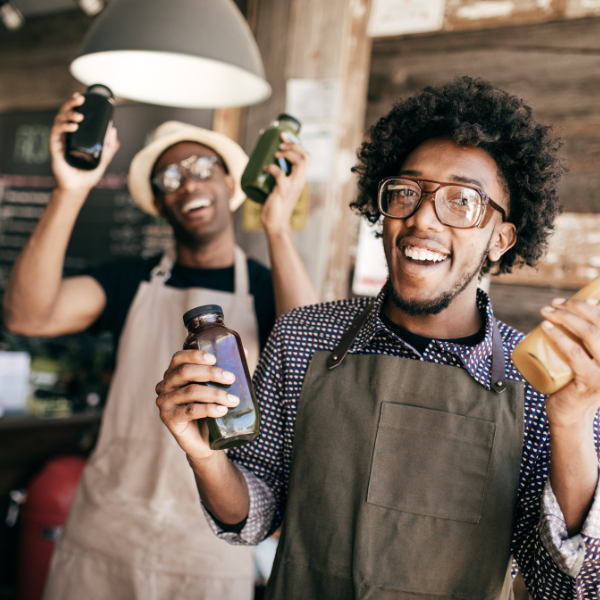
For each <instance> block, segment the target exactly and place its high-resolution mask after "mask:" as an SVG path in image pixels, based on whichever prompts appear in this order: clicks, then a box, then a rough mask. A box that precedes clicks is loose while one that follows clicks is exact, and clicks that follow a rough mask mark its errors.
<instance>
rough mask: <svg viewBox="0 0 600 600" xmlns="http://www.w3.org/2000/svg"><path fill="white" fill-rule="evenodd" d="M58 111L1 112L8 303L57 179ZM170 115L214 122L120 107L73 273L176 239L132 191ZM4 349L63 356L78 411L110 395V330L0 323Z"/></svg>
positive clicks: (2, 277) (184, 116) (0, 197)
mask: <svg viewBox="0 0 600 600" xmlns="http://www.w3.org/2000/svg"><path fill="white" fill-rule="evenodd" d="M55 114H56V112H55V111H42V112H11V113H5V114H0V301H1V298H2V296H3V295H4V290H5V288H6V284H7V281H8V277H9V275H10V271H11V268H12V266H13V264H14V262H15V260H16V258H17V256H18V255H19V252H20V251H21V249H22V248H23V246H24V245H25V243H26V242H27V240H28V238H29V236H30V234H31V232H32V231H33V229H34V227H35V225H36V224H37V222H38V220H39V218H40V217H41V215H42V213H43V212H44V209H45V207H46V204H47V203H48V200H49V199H50V194H51V192H52V189H53V187H54V184H55V181H54V178H53V176H52V169H51V165H50V155H49V152H48V138H49V134H50V128H51V126H52V122H53V120H54V117H55ZM168 120H178V121H183V122H186V123H191V124H194V125H198V126H200V127H205V128H210V127H211V124H212V111H201V110H187V109H169V108H163V107H156V106H149V105H139V104H136V105H125V106H118V107H117V108H116V110H115V117H114V124H115V127H116V128H117V131H118V135H119V140H120V142H121V148H120V150H119V152H118V153H117V155H116V156H115V158H114V159H113V161H112V163H111V164H110V166H109V167H108V170H107V172H106V174H105V176H104V177H103V179H102V181H101V182H100V184H99V185H98V186H97V187H96V188H95V189H93V190H92V191H91V193H90V195H89V197H88V199H87V201H86V203H85V205H84V207H83V209H82V211H81V213H80V215H79V218H78V220H77V223H76V225H75V228H74V231H73V235H72V237H71V241H70V243H69V246H68V249H67V255H66V260H65V269H64V273H65V275H66V276H70V275H76V274H78V273H80V272H81V271H82V269H85V268H86V267H87V266H89V265H92V264H96V263H100V262H103V261H106V260H111V259H114V258H118V257H131V256H144V257H147V256H151V255H154V254H159V253H161V252H162V251H163V250H164V248H165V247H167V246H168V245H169V244H170V243H171V229H170V227H169V226H168V225H167V224H166V223H165V222H163V221H162V220H161V219H156V218H153V217H150V216H149V215H146V214H145V213H143V212H142V211H141V210H140V209H139V208H138V207H137V205H136V204H135V202H134V201H133V199H132V198H131V196H130V195H129V193H128V190H127V172H128V170H129V164H130V162H131V160H132V158H133V156H134V155H135V153H136V152H137V151H138V150H140V148H142V147H143V146H144V143H145V141H146V140H147V139H148V136H149V135H150V134H151V133H152V131H153V130H154V129H155V128H156V127H157V126H158V125H160V124H161V123H163V122H165V121H168ZM0 350H25V351H28V352H29V353H30V354H31V355H32V356H34V357H42V358H50V359H52V360H55V361H58V362H59V363H60V365H61V381H60V384H59V385H57V387H56V390H55V391H56V394H57V395H60V396H65V397H67V398H69V399H70V401H71V403H72V405H73V407H74V408H75V410H80V409H85V408H86V398H90V397H94V395H96V396H97V397H98V396H99V397H101V398H104V397H105V395H106V391H107V386H108V382H109V381H110V372H111V370H112V365H113V358H114V354H113V350H114V348H113V345H112V340H111V339H110V336H108V335H103V336H92V335H90V334H87V333H82V334H79V335H75V336H64V337H60V338H54V339H41V338H23V337H20V336H15V335H10V334H8V333H7V332H6V331H4V329H3V328H2V325H1V321H0ZM88 404H89V402H88Z"/></svg>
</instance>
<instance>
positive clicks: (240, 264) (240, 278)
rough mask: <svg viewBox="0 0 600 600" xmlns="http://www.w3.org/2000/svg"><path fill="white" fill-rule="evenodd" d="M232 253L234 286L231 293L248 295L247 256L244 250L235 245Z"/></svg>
mask: <svg viewBox="0 0 600 600" xmlns="http://www.w3.org/2000/svg"><path fill="white" fill-rule="evenodd" d="M233 253H234V263H233V264H234V267H233V276H234V277H235V286H234V288H233V293H234V294H236V295H240V294H241V295H243V296H248V295H249V294H250V283H249V279H250V278H249V275H248V258H247V257H246V254H245V253H244V251H243V250H242V249H241V248H240V247H239V246H237V245H236V246H235V248H234V249H233Z"/></svg>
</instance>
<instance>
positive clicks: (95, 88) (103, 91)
mask: <svg viewBox="0 0 600 600" xmlns="http://www.w3.org/2000/svg"><path fill="white" fill-rule="evenodd" d="M85 93H86V94H98V95H99V96H106V97H107V98H113V93H112V90H111V89H110V88H109V87H107V86H105V85H104V84H102V83H93V84H92V85H90V86H89V87H88V89H87V90H86V91H85Z"/></svg>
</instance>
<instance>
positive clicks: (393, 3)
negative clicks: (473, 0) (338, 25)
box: [367, 0, 446, 37]
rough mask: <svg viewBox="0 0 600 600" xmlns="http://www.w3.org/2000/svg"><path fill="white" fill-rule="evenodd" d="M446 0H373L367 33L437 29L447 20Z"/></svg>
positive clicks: (395, 33)
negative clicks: (445, 18)
mask: <svg viewBox="0 0 600 600" xmlns="http://www.w3.org/2000/svg"><path fill="white" fill-rule="evenodd" d="M445 8H446V0H373V4H372V5H371V15H370V17H369V25H368V28H367V34H368V35H370V36H371V37H382V36H387V35H403V34H407V33H421V32H424V31H437V30H439V29H441V28H442V25H443V24H444V11H445Z"/></svg>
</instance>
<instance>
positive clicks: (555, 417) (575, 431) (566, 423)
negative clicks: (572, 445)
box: [547, 411, 595, 436]
mask: <svg viewBox="0 0 600 600" xmlns="http://www.w3.org/2000/svg"><path fill="white" fill-rule="evenodd" d="M547 417H548V425H549V427H550V432H551V435H553V436H557V435H568V436H573V435H582V434H586V433H587V432H588V431H593V427H594V418H595V411H587V412H581V413H576V414H573V413H570V414H566V415H564V414H552V413H550V414H548V413H547Z"/></svg>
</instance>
